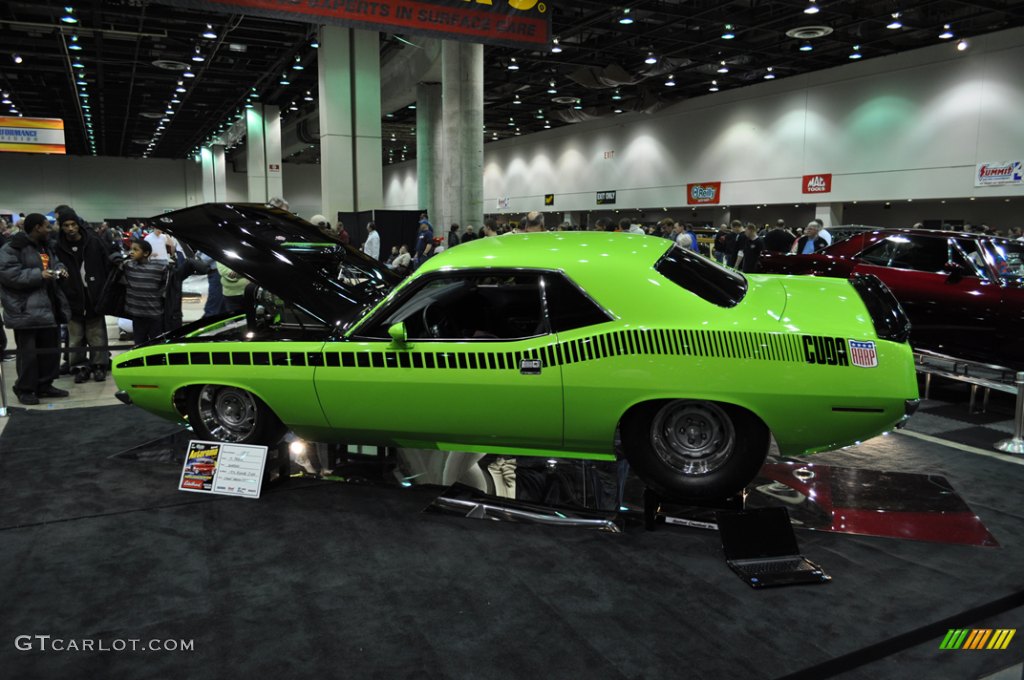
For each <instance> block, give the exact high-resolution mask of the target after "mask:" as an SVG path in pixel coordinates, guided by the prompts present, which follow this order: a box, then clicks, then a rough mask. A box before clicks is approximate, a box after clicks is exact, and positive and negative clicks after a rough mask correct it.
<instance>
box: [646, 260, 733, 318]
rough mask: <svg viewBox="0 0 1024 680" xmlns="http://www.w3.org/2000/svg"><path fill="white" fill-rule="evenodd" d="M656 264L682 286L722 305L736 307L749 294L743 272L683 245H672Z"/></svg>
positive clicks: (667, 276) (662, 272)
mask: <svg viewBox="0 0 1024 680" xmlns="http://www.w3.org/2000/svg"><path fill="white" fill-rule="evenodd" d="M654 268H655V270H657V272H658V273H659V274H661V275H662V276H664V277H665V278H667V279H668V280H669V281H671V282H672V283H674V284H676V285H677V286H679V287H680V288H685V289H686V290H688V291H690V292H691V293H693V294H694V295H697V296H699V297H701V298H703V299H704V300H707V301H708V302H710V303H711V304H713V305H718V306H719V307H735V306H736V305H738V304H739V302H740V300H742V299H743V296H744V295H746V294H747V279H746V278H744V276H743V275H742V274H738V273H737V272H734V271H732V270H731V269H726V268H725V267H722V266H720V265H718V264H716V263H714V262H712V261H711V260H709V259H707V258H706V257H701V256H700V255H697V254H696V253H694V252H693V251H690V250H684V249H683V248H680V247H679V246H675V245H674V246H672V247H671V248H670V249H669V251H668V252H667V253H665V254H664V255H663V256H662V258H661V259H660V260H658V263H657V264H655V265H654Z"/></svg>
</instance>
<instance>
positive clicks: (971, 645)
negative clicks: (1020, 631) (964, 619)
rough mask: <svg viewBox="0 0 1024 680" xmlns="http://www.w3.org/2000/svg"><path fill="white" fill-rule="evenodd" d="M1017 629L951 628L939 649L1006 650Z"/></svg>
mask: <svg viewBox="0 0 1024 680" xmlns="http://www.w3.org/2000/svg"><path fill="white" fill-rule="evenodd" d="M1016 633H1017V629H1016V628H996V629H992V628H951V629H950V630H949V632H948V633H946V637H945V638H943V640H942V643H941V644H940V645H939V649H1006V648H1007V647H1009V646H1010V640H1012V639H1013V636H1014V635H1015V634H1016Z"/></svg>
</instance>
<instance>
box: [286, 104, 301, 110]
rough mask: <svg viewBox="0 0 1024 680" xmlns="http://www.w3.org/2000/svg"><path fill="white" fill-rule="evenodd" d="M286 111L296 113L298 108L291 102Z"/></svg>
mask: <svg viewBox="0 0 1024 680" xmlns="http://www.w3.org/2000/svg"><path fill="white" fill-rule="evenodd" d="M288 110H289V111H298V110H299V107H298V106H296V105H295V102H292V103H291V105H290V106H289V107H288Z"/></svg>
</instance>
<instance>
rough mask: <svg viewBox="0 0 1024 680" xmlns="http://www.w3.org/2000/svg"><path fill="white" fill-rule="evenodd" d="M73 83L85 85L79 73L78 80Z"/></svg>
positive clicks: (83, 77) (83, 78)
mask: <svg viewBox="0 0 1024 680" xmlns="http://www.w3.org/2000/svg"><path fill="white" fill-rule="evenodd" d="M75 83H77V84H78V85H85V84H86V82H85V76H84V75H82V74H81V73H79V74H78V79H77V80H76V81H75Z"/></svg>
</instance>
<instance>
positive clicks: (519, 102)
mask: <svg viewBox="0 0 1024 680" xmlns="http://www.w3.org/2000/svg"><path fill="white" fill-rule="evenodd" d="M512 103H513V104H522V103H523V100H522V99H520V98H519V95H516V97H515V99H513V100H512Z"/></svg>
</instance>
